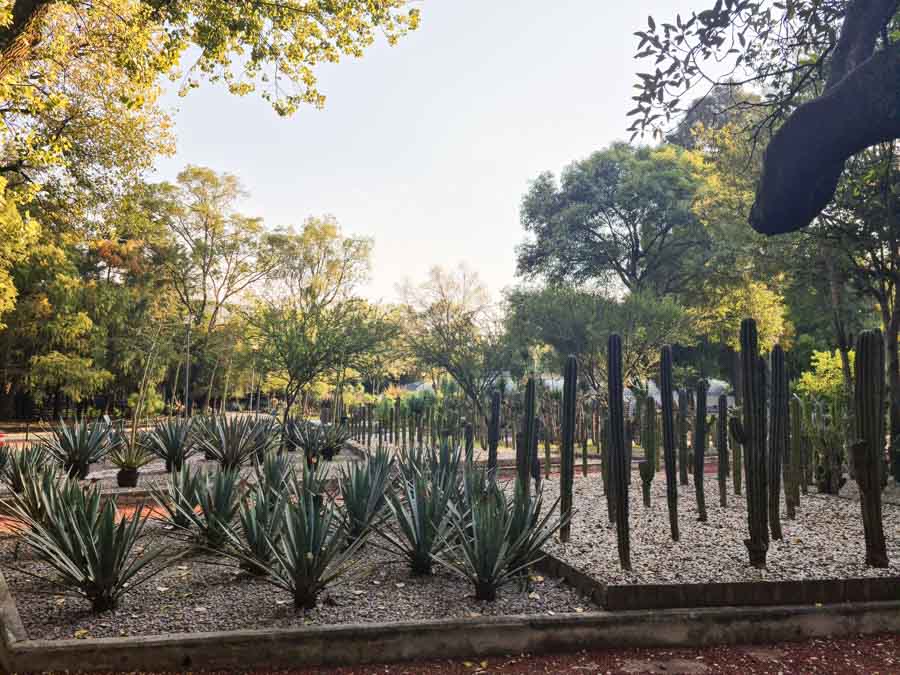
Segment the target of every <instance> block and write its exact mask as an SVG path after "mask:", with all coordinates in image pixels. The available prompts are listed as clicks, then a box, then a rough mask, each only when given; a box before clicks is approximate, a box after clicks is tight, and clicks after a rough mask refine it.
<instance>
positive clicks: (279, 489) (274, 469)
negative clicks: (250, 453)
mask: <svg viewBox="0 0 900 675" xmlns="http://www.w3.org/2000/svg"><path fill="white" fill-rule="evenodd" d="M293 471H294V467H293V463H292V462H291V458H290V456H288V455H287V454H285V453H282V452H275V451H273V450H270V451H269V452H267V453H266V456H265V457H264V458H263V460H262V462H259V461H257V462H256V466H255V467H254V473H255V475H256V484H257V485H259V486H262V487H264V488H265V489H267V490H271V491H273V492H275V493H276V494H283V493H284V491H285V489H286V488H287V486H288V485H289V484H290V481H291V478H292V475H293Z"/></svg>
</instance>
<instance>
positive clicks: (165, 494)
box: [150, 464, 202, 532]
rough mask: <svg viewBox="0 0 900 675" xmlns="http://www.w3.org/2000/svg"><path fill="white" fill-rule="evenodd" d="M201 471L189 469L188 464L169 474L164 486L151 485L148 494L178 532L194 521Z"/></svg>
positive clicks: (184, 529) (186, 528) (188, 526)
mask: <svg viewBox="0 0 900 675" xmlns="http://www.w3.org/2000/svg"><path fill="white" fill-rule="evenodd" d="M201 477H202V472H201V471H193V472H192V471H191V467H190V465H189V464H184V465H183V466H182V467H181V469H180V470H178V471H175V472H173V473H171V474H169V480H168V481H167V483H166V485H165V487H160V486H157V485H153V486H151V488H150V494H151V495H152V496H153V499H154V501H155V502H156V503H157V505H159V507H160V508H161V509H162V510H163V512H164V513H165V514H166V521H167V522H168V524H169V525H170V526H171V527H172V528H173V529H175V530H176V531H178V532H184V531H186V530H189V529H190V527H191V524H192V523H193V522H194V519H193V516H192V515H189V514H193V513H194V509H196V508H197V507H198V506H199V505H200V503H199V501H198V499H197V492H198V491H199V489H200V479H201Z"/></svg>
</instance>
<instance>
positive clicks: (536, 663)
mask: <svg viewBox="0 0 900 675" xmlns="http://www.w3.org/2000/svg"><path fill="white" fill-rule="evenodd" d="M256 672H262V671H256ZM272 672H279V673H282V674H283V675H293V674H296V675H382V674H387V675H488V674H491V673H504V674H515V675H522V674H525V673H578V674H579V675H607V674H608V675H635V674H638V673H664V674H666V675H695V674H700V673H706V674H708V675H715V674H716V673H727V674H732V673H736V674H740V675H824V674H826V673H827V674H828V675H851V674H852V675H897V674H900V635H878V636H867V637H856V638H846V639H838V640H810V641H807V642H797V643H779V644H768V645H745V646H727V647H708V648H704V649H621V650H603V651H582V652H578V653H576V654H555V655H550V656H528V655H524V654H522V655H517V656H509V657H503V658H489V659H472V660H464V659H461V660H454V661H432V662H423V663H404V664H393V665H373V666H364V667H359V668H333V669H327V668H315V669H310V670H293V671H272ZM248 675H249V673H248Z"/></svg>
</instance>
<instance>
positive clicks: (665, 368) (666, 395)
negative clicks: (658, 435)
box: [659, 345, 679, 541]
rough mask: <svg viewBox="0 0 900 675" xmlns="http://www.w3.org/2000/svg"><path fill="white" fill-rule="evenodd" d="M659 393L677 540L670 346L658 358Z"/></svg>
mask: <svg viewBox="0 0 900 675" xmlns="http://www.w3.org/2000/svg"><path fill="white" fill-rule="evenodd" d="M659 395H660V400H661V401H662V434H663V459H664V463H665V469H666V503H667V505H668V509H669V532H670V533H671V535H672V541H678V538H679V531H678V483H677V481H678V476H677V475H676V471H677V467H676V461H675V420H674V410H673V407H674V403H673V400H672V397H673V395H674V392H673V389H672V348H671V347H670V346H669V345H665V346H664V347H663V348H662V352H661V354H660V360H659Z"/></svg>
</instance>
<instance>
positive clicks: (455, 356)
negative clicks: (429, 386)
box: [402, 265, 510, 423]
mask: <svg viewBox="0 0 900 675" xmlns="http://www.w3.org/2000/svg"><path fill="white" fill-rule="evenodd" d="M402 291H403V298H404V303H405V305H406V311H407V316H408V328H407V331H408V332H407V340H408V343H409V348H410V351H411V352H412V353H413V354H414V355H415V356H416V358H417V359H418V360H419V362H420V363H421V364H422V365H423V366H424V367H426V368H437V369H440V370H443V371H445V372H447V373H448V374H449V375H450V376H451V377H452V378H453V379H454V381H455V382H456V383H457V384H458V385H459V388H460V389H461V390H462V391H463V393H464V394H465V396H466V398H467V399H468V401H469V402H470V404H471V405H472V406H473V407H474V408H475V411H476V412H477V413H478V415H479V417H481V419H483V420H484V422H485V423H487V421H488V413H489V411H488V409H487V404H488V401H487V399H488V395H489V394H490V392H491V391H492V389H493V388H494V386H495V384H496V382H497V380H498V378H499V377H500V376H501V374H502V373H503V371H504V370H505V369H506V368H507V367H508V366H509V362H510V360H509V358H508V352H507V349H506V346H507V343H506V341H505V336H504V334H503V331H502V326H501V323H500V320H499V317H498V316H497V308H496V307H495V306H494V305H493V304H492V303H491V301H490V297H489V295H488V292H487V289H486V287H485V286H484V284H483V283H482V281H481V279H480V278H479V277H478V274H477V273H476V272H474V271H472V270H470V269H469V268H467V267H466V266H465V265H459V266H458V267H457V268H456V269H455V270H445V269H443V268H441V267H432V268H431V271H430V272H429V275H428V279H427V280H426V281H425V282H424V283H423V284H421V285H420V286H413V285H412V284H411V283H409V282H407V283H406V284H405V286H404V287H403V289H402Z"/></svg>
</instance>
